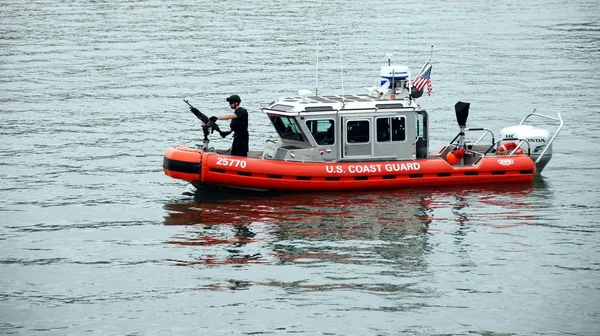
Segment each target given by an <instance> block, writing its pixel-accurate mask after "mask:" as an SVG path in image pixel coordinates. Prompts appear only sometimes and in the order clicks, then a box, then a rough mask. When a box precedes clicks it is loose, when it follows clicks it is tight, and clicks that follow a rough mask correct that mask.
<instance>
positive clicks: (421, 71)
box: [417, 44, 433, 77]
mask: <svg viewBox="0 0 600 336" xmlns="http://www.w3.org/2000/svg"><path fill="white" fill-rule="evenodd" d="M432 57H433V44H432V45H431V52H430V54H429V58H428V59H427V62H425V65H423V67H422V68H421V70H420V71H419V73H418V74H417V77H419V76H421V75H422V74H423V72H425V69H426V68H427V66H428V65H429V64H430V63H431V58H432Z"/></svg>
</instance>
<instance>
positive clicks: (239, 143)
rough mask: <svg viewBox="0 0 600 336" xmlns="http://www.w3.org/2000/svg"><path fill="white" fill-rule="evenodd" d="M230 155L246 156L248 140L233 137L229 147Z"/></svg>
mask: <svg viewBox="0 0 600 336" xmlns="http://www.w3.org/2000/svg"><path fill="white" fill-rule="evenodd" d="M231 155H236V156H248V139H244V138H241V137H234V138H233V144H232V145H231Z"/></svg>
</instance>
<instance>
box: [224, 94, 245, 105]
mask: <svg viewBox="0 0 600 336" xmlns="http://www.w3.org/2000/svg"><path fill="white" fill-rule="evenodd" d="M225 100H226V101H227V102H228V103H238V104H239V103H241V102H242V99H241V98H240V96H238V95H231V96H229V97H227V99H225Z"/></svg>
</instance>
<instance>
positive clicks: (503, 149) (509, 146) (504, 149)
mask: <svg viewBox="0 0 600 336" xmlns="http://www.w3.org/2000/svg"><path fill="white" fill-rule="evenodd" d="M515 148H517V144H516V143H514V142H507V143H505V144H504V145H502V146H500V147H498V150H497V151H496V153H497V154H501V155H508V154H510V152H512V151H513V150H514V149H515ZM515 154H525V152H524V151H523V150H522V149H521V148H520V147H519V149H517V151H516V152H515Z"/></svg>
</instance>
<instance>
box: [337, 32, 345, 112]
mask: <svg viewBox="0 0 600 336" xmlns="http://www.w3.org/2000/svg"><path fill="white" fill-rule="evenodd" d="M338 37H339V40H340V71H341V75H342V102H343V101H344V58H343V57H342V32H341V31H340V29H339V28H338Z"/></svg>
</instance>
